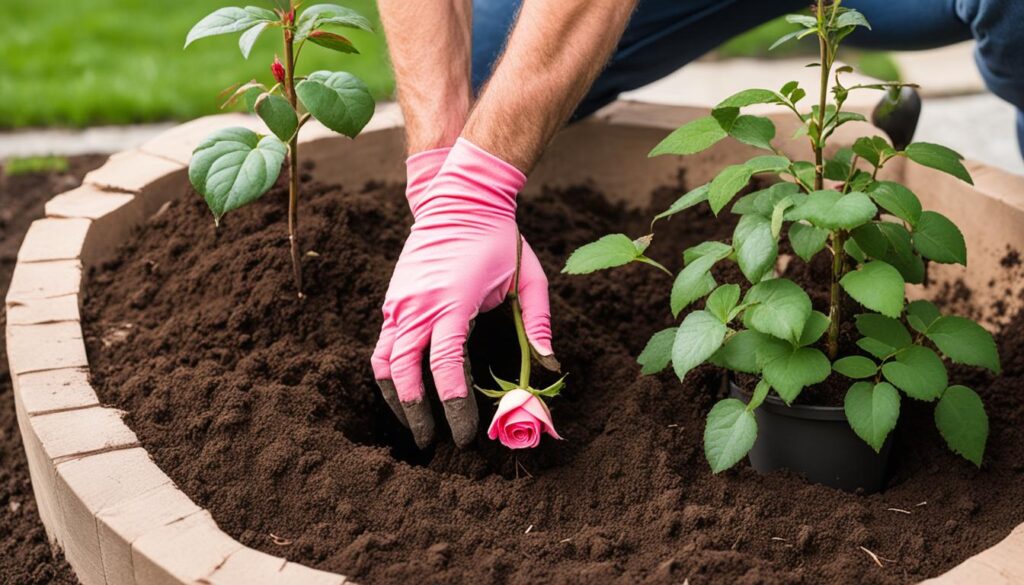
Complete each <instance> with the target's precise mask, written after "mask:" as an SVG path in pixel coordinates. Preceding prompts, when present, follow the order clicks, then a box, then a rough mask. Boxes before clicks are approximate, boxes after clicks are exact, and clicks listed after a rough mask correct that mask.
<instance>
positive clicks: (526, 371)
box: [509, 228, 530, 390]
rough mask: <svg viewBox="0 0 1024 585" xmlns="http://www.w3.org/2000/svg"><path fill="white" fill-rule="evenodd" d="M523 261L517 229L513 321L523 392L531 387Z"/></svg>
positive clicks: (521, 243) (510, 294)
mask: <svg viewBox="0 0 1024 585" xmlns="http://www.w3.org/2000/svg"><path fill="white" fill-rule="evenodd" d="M522 259H523V238H522V236H520V235H519V229H518V228H517V229H516V272H515V275H514V276H513V277H512V290H511V291H509V296H510V297H511V298H512V319H513V320H514V321H515V323H516V337H517V338H518V340H519V387H520V388H522V389H523V390H525V389H527V388H529V387H530V341H529V339H527V338H526V325H525V324H524V323H523V308H522V307H521V306H520V305H519V268H520V266H521V264H522Z"/></svg>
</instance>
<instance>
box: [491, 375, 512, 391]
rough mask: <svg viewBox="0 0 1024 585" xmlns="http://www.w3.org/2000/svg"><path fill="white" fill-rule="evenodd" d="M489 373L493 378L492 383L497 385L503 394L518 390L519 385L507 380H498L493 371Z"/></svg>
mask: <svg viewBox="0 0 1024 585" xmlns="http://www.w3.org/2000/svg"><path fill="white" fill-rule="evenodd" d="M490 372H491V377H492V378H494V381H495V382H496V383H497V384H498V388H501V389H502V390H504V391H505V392H508V391H509V390H515V389H516V388H519V384H516V383H515V382H509V381H508V380H502V379H501V378H499V377H498V376H497V374H495V373H494V370H490Z"/></svg>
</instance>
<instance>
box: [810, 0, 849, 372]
mask: <svg viewBox="0 0 1024 585" xmlns="http://www.w3.org/2000/svg"><path fill="white" fill-rule="evenodd" d="M818 24H819V27H822V29H821V30H819V31H818V49H819V54H820V57H821V82H820V87H819V92H818V122H817V123H818V139H817V140H816V141H815V142H814V189H815V190H821V189H823V188H824V187H825V165H824V150H825V106H826V105H827V102H826V99H827V98H828V78H829V73H830V72H831V69H832V55H831V47H830V46H829V42H828V33H827V27H825V0H818ZM845 237H846V236H845V234H844V233H843V231H842V230H836V231H835V232H832V282H831V286H830V288H829V299H828V304H829V310H828V318H829V325H828V339H827V341H826V346H825V347H826V349H827V350H828V357H829V359H832V360H834V359H835V358H836V355H837V354H838V353H839V321H840V319H841V318H842V314H841V306H840V304H841V303H842V290H841V289H840V286H839V280H840V279H841V278H842V277H843V272H844V271H845V270H846V258H845V252H844V251H843V245H844V243H845V242H844V240H845Z"/></svg>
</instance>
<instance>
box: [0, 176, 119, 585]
mask: <svg viewBox="0 0 1024 585" xmlns="http://www.w3.org/2000/svg"><path fill="white" fill-rule="evenodd" d="M106 158H107V157H106V156H82V157H76V158H73V159H71V160H70V161H69V165H68V166H69V169H68V172H66V173H29V174H24V175H15V176H11V177H8V176H6V174H4V172H3V170H2V169H0V297H3V296H6V294H7V286H8V285H9V284H10V281H11V272H13V270H14V263H15V261H16V259H17V257H18V248H20V247H21V240H22V238H24V236H25V231H26V230H28V226H29V224H30V223H32V221H33V220H35V219H38V218H40V217H42V215H43V204H44V203H46V200H47V199H49V198H50V197H52V196H54V195H56V194H57V193H60V192H62V191H66V190H68V189H72V188H74V187H77V186H78V185H79V183H81V181H82V177H83V176H84V175H85V173H87V172H89V171H91V170H92V169H94V168H96V167H98V166H100V165H101V164H102V163H103V161H104V160H106ZM0 327H6V315H3V316H2V317H0ZM0 583H5V584H10V585H45V584H49V583H56V584H64V583H68V584H73V583H78V580H77V579H75V575H74V573H73V572H72V571H71V567H69V566H68V564H67V563H66V562H65V561H64V558H63V556H62V555H60V554H57V555H56V556H55V555H54V554H52V553H51V551H50V545H49V543H48V542H47V540H46V532H45V531H44V530H43V525H42V523H41V522H40V521H39V511H38V509H37V508H36V501H35V498H34V497H33V495H32V485H31V483H30V481H29V475H28V463H27V461H26V459H25V450H24V448H23V447H22V444H21V434H20V433H19V432H18V420H17V416H16V414H15V411H14V394H13V393H12V392H11V375H10V372H9V371H8V370H7V348H6V342H5V340H4V339H3V336H0Z"/></svg>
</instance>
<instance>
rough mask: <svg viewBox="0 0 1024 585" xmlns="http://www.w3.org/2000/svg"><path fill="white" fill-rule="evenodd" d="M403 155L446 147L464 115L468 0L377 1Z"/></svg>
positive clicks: (467, 75) (467, 83)
mask: <svg viewBox="0 0 1024 585" xmlns="http://www.w3.org/2000/svg"><path fill="white" fill-rule="evenodd" d="M377 5H378V7H379V10H380V17H381V21H382V22H383V24H384V29H385V32H386V33H387V37H388V51H389V53H390V55H391V63H392V66H393V67H394V70H395V81H396V83H397V86H398V101H399V103H400V104H401V106H402V114H403V116H404V117H405V126H406V137H407V141H408V149H409V154H415V153H417V152H421V151H423V150H429V149H432V148H439V147H443V146H451V145H452V144H453V143H454V142H455V139H456V138H457V137H458V136H459V133H460V132H461V131H462V129H463V127H464V126H465V123H466V118H467V117H468V115H469V107H470V102H471V96H472V90H471V87H470V73H469V68H470V43H471V38H472V33H471V31H472V0H429V1H426V2H419V1H412V0H378V2H377Z"/></svg>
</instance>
